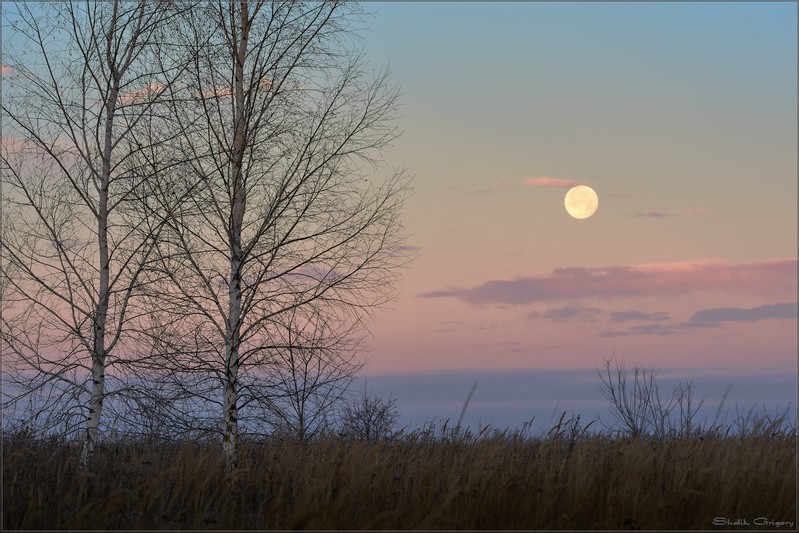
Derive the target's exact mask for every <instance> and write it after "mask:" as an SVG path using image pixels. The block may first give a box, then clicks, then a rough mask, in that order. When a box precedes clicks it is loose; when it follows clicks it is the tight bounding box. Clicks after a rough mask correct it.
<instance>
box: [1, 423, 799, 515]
mask: <svg viewBox="0 0 799 533" xmlns="http://www.w3.org/2000/svg"><path fill="white" fill-rule="evenodd" d="M77 455H78V454H77V450H76V448H75V446H74V445H73V444H70V443H68V442H64V441H58V440H35V439H31V438H29V437H25V436H23V435H5V436H4V439H3V489H4V490H3V524H2V527H3V529H20V528H22V529H63V528H79V529H93V528H101V529H117V528H119V529H303V528H307V529H383V528H387V529H409V528H422V529H437V528H458V529H596V528H599V529H638V528H640V529H714V527H716V526H714V525H713V520H714V518H716V517H726V518H729V519H731V520H736V519H738V518H743V519H748V520H749V521H750V522H751V520H752V519H754V518H756V517H767V518H769V519H771V520H774V521H792V522H794V526H795V525H796V516H797V514H796V513H797V508H796V497H797V494H796V436H795V432H791V433H787V432H783V433H778V434H776V435H763V434H761V435H750V436H747V437H743V438H742V437H723V436H715V437H714V436H710V435H708V436H706V437H704V438H698V437H692V438H677V437H674V438H667V439H660V440H653V439H647V438H636V439H625V438H612V437H610V436H608V435H580V436H578V437H576V438H563V437H562V436H560V437H559V436H551V437H549V438H535V439H530V438H522V437H521V436H520V435H519V434H509V433H504V434H497V435H495V436H493V437H489V438H479V439H478V438H473V437H468V436H467V437H460V438H458V437H457V436H455V437H454V438H434V437H433V436H432V435H431V434H429V433H427V434H424V433H416V434H412V435H409V436H406V437H403V438H401V439H398V440H395V441H393V442H390V441H384V442H379V443H371V444H370V443H363V442H353V441H345V440H340V439H335V438H332V437H331V438H323V439H319V440H317V441H315V442H311V443H306V444H303V445H298V444H294V443H292V442H289V441H270V440H267V441H265V442H262V443H259V442H255V441H244V442H243V443H242V448H241V456H240V465H241V468H240V469H239V470H238V471H237V472H236V473H235V474H234V475H232V476H230V477H226V476H225V474H224V468H223V466H224V465H223V463H222V458H221V454H220V450H219V448H218V445H217V444H216V443H212V442H208V443H201V442H189V441H183V442H174V443H165V442H155V441H147V440H137V441H128V442H124V443H118V444H107V445H105V446H104V447H102V448H101V449H100V450H99V452H98V457H97V463H96V469H95V473H93V474H86V473H81V472H80V471H79V469H78V464H77V461H76V458H77ZM764 528H766V529H773V526H764ZM720 529H725V528H720ZM784 529H788V528H784Z"/></svg>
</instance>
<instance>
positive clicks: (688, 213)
mask: <svg viewBox="0 0 799 533" xmlns="http://www.w3.org/2000/svg"><path fill="white" fill-rule="evenodd" d="M710 214H712V211H711V210H709V209H704V208H702V207H686V208H685V209H680V210H679V211H639V212H637V213H631V214H630V216H631V217H636V218H669V217H695V216H707V215H710Z"/></svg>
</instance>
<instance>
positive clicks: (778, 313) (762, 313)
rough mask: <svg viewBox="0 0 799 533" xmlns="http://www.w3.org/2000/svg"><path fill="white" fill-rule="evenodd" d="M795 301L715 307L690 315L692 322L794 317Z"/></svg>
mask: <svg viewBox="0 0 799 533" xmlns="http://www.w3.org/2000/svg"><path fill="white" fill-rule="evenodd" d="M796 306H797V302H793V303H785V304H774V305H761V306H759V307H751V308H749V309H742V308H740V307H717V308H714V309H705V310H703V311H699V312H698V313H696V314H694V315H693V316H692V317H691V322H693V323H703V324H707V323H717V322H757V321H759V320H769V319H772V318H783V319H785V318H787V319H791V318H793V319H795V318H796Z"/></svg>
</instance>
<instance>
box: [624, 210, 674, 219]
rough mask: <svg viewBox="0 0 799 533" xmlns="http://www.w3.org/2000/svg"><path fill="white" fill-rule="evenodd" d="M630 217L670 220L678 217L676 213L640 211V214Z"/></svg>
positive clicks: (633, 214)
mask: <svg viewBox="0 0 799 533" xmlns="http://www.w3.org/2000/svg"><path fill="white" fill-rule="evenodd" d="M630 216H633V217H636V218H668V217H674V216H677V215H675V214H674V213H666V212H665V211H639V212H638V213H632V214H631V215H630Z"/></svg>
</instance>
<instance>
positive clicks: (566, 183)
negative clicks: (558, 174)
mask: <svg viewBox="0 0 799 533" xmlns="http://www.w3.org/2000/svg"><path fill="white" fill-rule="evenodd" d="M522 183H523V184H524V185H530V186H534V187H563V188H566V189H569V188H571V187H576V186H577V185H590V182H587V181H580V180H572V179H562V178H550V177H548V176H539V177H537V178H527V179H526V180H524V181H522Z"/></svg>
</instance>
